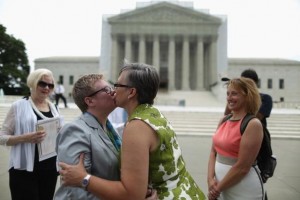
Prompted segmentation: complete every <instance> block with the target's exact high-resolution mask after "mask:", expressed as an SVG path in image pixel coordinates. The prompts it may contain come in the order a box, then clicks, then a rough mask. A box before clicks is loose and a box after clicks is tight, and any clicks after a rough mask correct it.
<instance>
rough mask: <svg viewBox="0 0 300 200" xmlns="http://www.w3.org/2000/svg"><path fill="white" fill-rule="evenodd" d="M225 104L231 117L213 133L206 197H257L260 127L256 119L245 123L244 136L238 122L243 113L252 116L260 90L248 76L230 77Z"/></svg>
mask: <svg viewBox="0 0 300 200" xmlns="http://www.w3.org/2000/svg"><path fill="white" fill-rule="evenodd" d="M227 103H228V107H229V109H230V110H232V117H231V118H230V119H229V120H227V121H225V122H224V123H222V121H223V118H222V119H221V120H220V122H219V127H218V129H217V131H216V133H215V135H214V136H213V143H212V148H211V152H210V157H209V162H208V177H207V183H208V190H209V193H208V198H209V200H215V199H218V200H241V199H242V200H256V199H257V200H258V199H263V198H264V188H263V183H262V182H261V179H260V176H259V171H258V167H257V166H255V162H256V156H257V154H258V152H259V149H260V146H261V143H262V139H263V129H262V125H261V123H260V121H259V119H257V118H254V119H252V120H250V122H249V123H248V125H247V127H246V129H245V131H244V133H243V135H242V134H241V132H240V125H241V122H242V119H243V118H244V116H245V115H246V114H247V113H249V114H253V115H255V114H256V113H257V111H258V109H259V107H260V105H261V100H260V96H259V91H258V90H257V87H256V85H255V83H254V82H253V81H252V80H251V79H248V78H243V77H242V78H236V79H231V80H230V81H228V83H227Z"/></svg>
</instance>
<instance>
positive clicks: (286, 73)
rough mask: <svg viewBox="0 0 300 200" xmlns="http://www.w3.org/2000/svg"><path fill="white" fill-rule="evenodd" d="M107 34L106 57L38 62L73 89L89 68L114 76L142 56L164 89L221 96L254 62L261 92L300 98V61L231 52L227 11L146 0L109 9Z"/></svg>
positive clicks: (113, 78) (288, 99)
mask: <svg viewBox="0 0 300 200" xmlns="http://www.w3.org/2000/svg"><path fill="white" fill-rule="evenodd" d="M101 37H102V38H101V50H100V51H101V52H100V55H101V56H100V57H57V56H56V57H49V58H39V59H36V60H35V68H42V67H46V68H48V69H50V70H52V71H53V72H54V75H55V78H56V79H57V80H61V81H63V82H64V86H65V88H66V91H67V92H68V93H70V92H71V90H72V86H73V84H74V82H75V81H76V80H77V79H78V78H79V77H80V76H81V75H83V74H87V73H99V72H100V73H103V74H104V75H105V77H106V79H108V80H111V81H112V82H114V81H116V79H117V77H118V72H119V70H120V68H121V67H122V64H123V63H124V62H142V63H147V64H150V65H153V66H154V67H156V69H157V70H158V72H159V74H160V79H161V85H160V88H161V91H166V92H170V91H191V92H193V91H195V92H199V91H203V92H210V93H212V94H213V95H214V96H215V97H216V98H217V99H224V95H225V93H224V92H220V91H221V90H222V89H220V88H222V83H221V81H220V78H221V77H222V76H229V77H233V76H239V74H240V73H241V71H242V70H244V69H247V68H253V69H255V70H256V71H257V73H258V75H259V77H260V91H261V92H265V93H268V94H270V95H272V97H273V100H274V101H278V102H279V101H281V102H284V101H285V102H292V103H297V102H300V100H299V99H300V91H299V90H297V88H299V86H300V80H299V78H297V77H300V62H298V61H291V60H282V59H247V58H245V59H234V58H232V59H230V58H227V18H226V16H224V15H211V14H210V13H209V11H208V10H197V9H195V8H194V7H193V4H192V3H191V2H179V1H171V2H164V1H161V2H157V1H155V2H142V3H137V7H136V9H134V10H131V11H126V12H122V13H121V14H118V15H105V16H103V20H102V33H101ZM291 77H295V79H293V80H291V79H290V78H291ZM287 88H291V89H292V90H293V92H289V91H290V90H287ZM223 89H224V88H223ZM220 93H223V94H222V95H220Z"/></svg>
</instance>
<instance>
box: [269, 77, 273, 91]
mask: <svg viewBox="0 0 300 200" xmlns="http://www.w3.org/2000/svg"><path fill="white" fill-rule="evenodd" d="M272 88H273V82H272V79H270V78H269V79H268V89H272Z"/></svg>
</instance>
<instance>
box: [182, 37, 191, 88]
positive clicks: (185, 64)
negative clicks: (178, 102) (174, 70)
mask: <svg viewBox="0 0 300 200" xmlns="http://www.w3.org/2000/svg"><path fill="white" fill-rule="evenodd" d="M182 90H190V46H189V37H188V36H187V35H184V36H183V51H182Z"/></svg>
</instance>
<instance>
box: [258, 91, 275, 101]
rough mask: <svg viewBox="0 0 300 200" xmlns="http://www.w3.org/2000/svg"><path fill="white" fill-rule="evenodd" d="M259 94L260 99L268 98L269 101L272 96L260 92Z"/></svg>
mask: <svg viewBox="0 0 300 200" xmlns="http://www.w3.org/2000/svg"><path fill="white" fill-rule="evenodd" d="M260 96H261V99H262V100H270V101H272V97H271V95H269V94H266V93H260Z"/></svg>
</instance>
